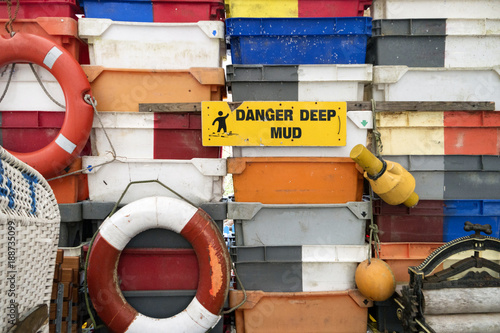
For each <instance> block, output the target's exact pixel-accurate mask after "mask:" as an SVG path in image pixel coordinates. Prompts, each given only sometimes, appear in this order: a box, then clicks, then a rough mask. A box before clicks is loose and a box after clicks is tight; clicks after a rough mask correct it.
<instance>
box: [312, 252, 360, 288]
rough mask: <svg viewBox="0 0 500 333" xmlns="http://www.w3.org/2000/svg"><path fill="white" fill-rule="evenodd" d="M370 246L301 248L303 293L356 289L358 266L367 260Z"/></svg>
mask: <svg viewBox="0 0 500 333" xmlns="http://www.w3.org/2000/svg"><path fill="white" fill-rule="evenodd" d="M368 248H369V245H368V244H366V245H326V246H302V261H303V263H302V288H303V290H304V291H336V290H346V289H354V288H356V282H355V281H354V275H355V273H356V268H357V267H358V264H359V263H360V262H362V261H364V260H366V259H368Z"/></svg>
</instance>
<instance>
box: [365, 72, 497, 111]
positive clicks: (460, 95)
mask: <svg viewBox="0 0 500 333" xmlns="http://www.w3.org/2000/svg"><path fill="white" fill-rule="evenodd" d="M499 71H500V69H499V68H498V67H477V68H445V67H407V66H374V67H373V82H372V84H371V85H367V97H368V98H373V99H374V100H375V101H386V102H389V101H441V102H447V101H455V102H459V101H462V102H477V101H488V102H495V105H496V108H495V110H496V111H499V110H500V95H499V94H498V93H497V92H498V91H499V90H500V72H499Z"/></svg>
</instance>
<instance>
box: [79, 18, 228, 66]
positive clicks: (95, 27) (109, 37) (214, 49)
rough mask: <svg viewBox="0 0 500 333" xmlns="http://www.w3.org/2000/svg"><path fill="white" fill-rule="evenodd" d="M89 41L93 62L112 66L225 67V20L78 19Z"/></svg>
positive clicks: (80, 33) (98, 64)
mask: <svg viewBox="0 0 500 333" xmlns="http://www.w3.org/2000/svg"><path fill="white" fill-rule="evenodd" d="M78 33H79V36H80V38H82V39H84V40H86V41H87V42H88V44H89V56H90V64H91V65H97V66H104V67H108V68H135V69H185V68H191V67H221V66H222V57H223V56H224V55H225V52H223V50H224V43H223V42H224V22H220V21H199V22H198V23H154V22H152V23H149V22H121V21H112V20H109V19H92V18H82V19H80V20H78Z"/></svg>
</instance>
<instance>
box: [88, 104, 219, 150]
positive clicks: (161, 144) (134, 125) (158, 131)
mask: <svg viewBox="0 0 500 333" xmlns="http://www.w3.org/2000/svg"><path fill="white" fill-rule="evenodd" d="M99 117H100V119H101V121H102V124H103V126H104V130H105V131H106V133H107V135H108V137H109V139H110V140H111V142H112V144H113V147H114V148H115V151H116V154H117V155H118V156H123V157H129V158H155V159H181V160H188V159H192V158H218V157H221V151H222V149H221V147H204V146H203V145H202V143H201V114H200V113H199V112H198V113H195V112H180V113H177V112H176V113H145V112H100V115H99ZM92 127H93V131H92V133H91V138H92V142H93V143H94V146H93V149H92V151H93V154H94V155H97V156H99V155H105V154H106V153H107V152H109V151H111V147H110V145H109V142H108V140H107V138H106V135H105V133H104V130H103V129H102V127H101V124H100V122H99V120H98V119H97V118H95V119H94V124H93V126H92Z"/></svg>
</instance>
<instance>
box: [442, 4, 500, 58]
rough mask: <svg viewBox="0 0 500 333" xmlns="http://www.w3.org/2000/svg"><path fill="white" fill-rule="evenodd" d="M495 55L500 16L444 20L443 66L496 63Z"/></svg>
mask: <svg viewBox="0 0 500 333" xmlns="http://www.w3.org/2000/svg"><path fill="white" fill-rule="evenodd" d="M497 3H498V1H497ZM498 10H499V11H500V6H499V7H498ZM499 54H500V19H448V20H446V47H445V56H444V62H445V67H457V68H460V67H473V68H474V67H475V68H477V67H494V66H500V57H499V56H498V55H499Z"/></svg>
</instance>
